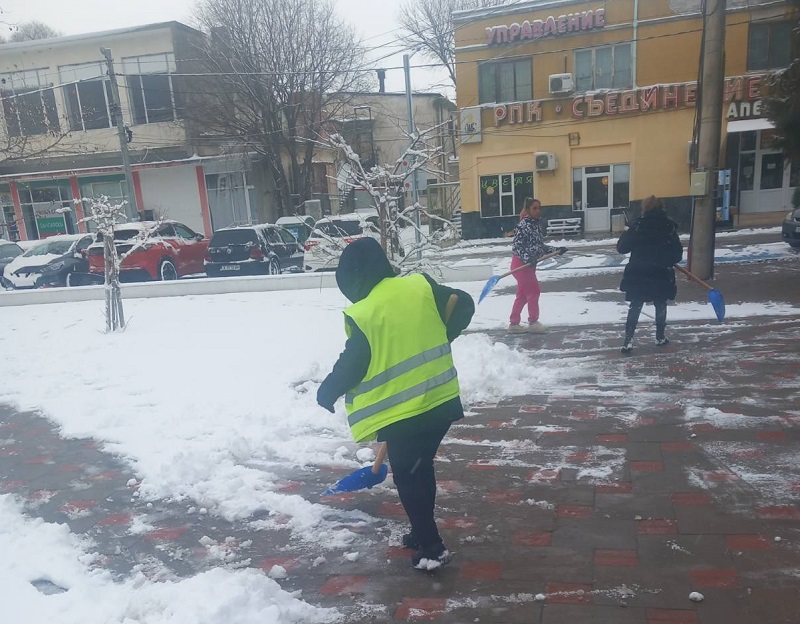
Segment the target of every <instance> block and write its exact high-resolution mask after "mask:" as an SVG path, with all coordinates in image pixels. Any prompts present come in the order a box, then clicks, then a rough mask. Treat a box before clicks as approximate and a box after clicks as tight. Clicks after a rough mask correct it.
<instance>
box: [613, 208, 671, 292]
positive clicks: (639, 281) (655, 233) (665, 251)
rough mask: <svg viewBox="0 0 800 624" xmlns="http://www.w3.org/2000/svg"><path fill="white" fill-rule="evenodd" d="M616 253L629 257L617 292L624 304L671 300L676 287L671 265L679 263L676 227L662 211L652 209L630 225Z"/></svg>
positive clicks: (620, 239) (619, 242)
mask: <svg viewBox="0 0 800 624" xmlns="http://www.w3.org/2000/svg"><path fill="white" fill-rule="evenodd" d="M617 251H618V252H619V253H621V254H627V253H629V254H631V258H630V260H629V261H628V265H627V266H626V267H625V273H624V274H623V276H622V283H621V284H620V286H619V288H620V290H622V291H624V292H625V299H626V301H645V302H650V301H666V300H668V299H675V295H676V294H677V292H678V288H677V286H676V284H675V270H674V269H673V268H672V265H674V264H676V263H678V262H680V261H681V259H682V257H683V246H682V245H681V240H680V238H679V237H678V226H677V225H676V224H675V223H674V222H673V221H671V220H670V219H669V218H668V217H667V215H666V213H665V212H664V210H663V209H661V208H653V209H651V210H649V211H647V212H646V213H644V214H643V215H642V216H641V217H639V218H638V219H636V220H635V221H634V222H633V223H631V224H630V227H629V228H628V229H627V230H626V231H625V232H623V233H622V236H620V237H619V240H618V241H617Z"/></svg>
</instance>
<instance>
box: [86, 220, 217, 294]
mask: <svg viewBox="0 0 800 624" xmlns="http://www.w3.org/2000/svg"><path fill="white" fill-rule="evenodd" d="M114 244H115V246H116V248H117V253H118V254H119V255H120V256H123V255H124V254H127V253H128V252H130V255H128V256H127V257H126V258H125V259H124V260H123V261H122V264H121V265H120V280H122V281H143V280H145V281H146V280H175V279H178V278H180V277H185V276H186V275H192V274H195V273H203V271H204V270H205V269H204V267H203V261H204V259H205V255H206V250H207V249H208V241H207V240H206V238H205V237H204V236H203V235H202V234H198V233H197V232H195V231H194V230H192V229H191V228H189V227H188V226H186V225H184V224H183V223H178V222H177V221H163V222H161V223H160V224H159V223H158V222H156V221H138V222H135V223H124V224H122V225H118V226H117V227H116V229H115V230H114ZM131 250H133V251H131ZM87 255H88V258H89V271H90V272H91V273H94V274H95V275H103V271H104V259H103V235H102V234H100V233H99V232H98V233H97V234H96V235H95V239H94V242H93V243H92V244H91V245H89V248H88V250H87Z"/></svg>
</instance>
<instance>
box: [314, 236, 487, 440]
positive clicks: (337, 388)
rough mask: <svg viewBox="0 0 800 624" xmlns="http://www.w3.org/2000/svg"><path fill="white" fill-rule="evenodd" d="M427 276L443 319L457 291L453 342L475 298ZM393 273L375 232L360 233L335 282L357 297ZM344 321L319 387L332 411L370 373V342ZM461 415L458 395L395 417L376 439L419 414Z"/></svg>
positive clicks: (436, 418) (435, 417) (435, 418)
mask: <svg viewBox="0 0 800 624" xmlns="http://www.w3.org/2000/svg"><path fill="white" fill-rule="evenodd" d="M423 276H424V277H425V279H426V280H427V281H428V284H430V286H431V290H432V291H433V297H434V300H435V301H436V308H437V310H438V311H439V316H440V317H441V318H442V321H444V311H445V307H446V306H447V301H448V299H449V298H450V295H453V294H455V295H457V296H458V302H457V303H456V306H455V308H454V309H453V312H452V314H451V315H450V319H449V320H448V322H446V323H445V326H446V328H447V339H448V340H449V341H450V342H452V341H453V340H455V339H456V338H457V337H458V336H459V335H460V334H461V332H462V331H463V330H464V329H466V327H467V325H469V322H470V320H471V319H472V315H473V314H474V313H475V302H474V301H473V300H472V297H470V295H469V294H467V293H465V292H464V291H462V290H456V289H454V288H448V287H447V286H442V285H441V284H438V283H437V282H436V281H434V280H433V279H432V278H431V277H430V276H428V275H426V274H424V273H423ZM394 278H395V271H394V269H393V268H392V265H391V264H390V263H389V260H388V258H387V257H386V254H385V253H384V252H383V249H381V246H380V244H379V243H378V242H377V241H376V240H375V239H373V238H361V239H358V240H356V241H353V242H352V243H350V244H349V245H348V246H347V247H345V249H344V251H343V252H342V255H341V257H340V258H339V266H338V268H337V269H336V284H337V285H338V286H339V290H340V291H342V294H343V295H344V296H345V297H347V299H348V300H350V301H351V302H353V303H355V302H356V301H361V300H362V299H366V298H367V297H368V296H369V294H370V293H371V292H372V289H373V288H375V286H377V285H378V284H379V283H380V282H381V281H383V280H384V279H394ZM420 304H421V303H420ZM345 322H346V323H347V324H348V326H349V328H350V337H349V338H348V339H347V342H346V343H345V347H344V351H343V352H342V353H341V355H339V359H338V360H337V361H336V364H334V366H333V370H332V371H331V372H330V374H329V375H328V376H327V377H326V378H325V380H324V381H323V382H322V384H321V385H320V387H319V390H318V391H317V403H319V405H321V406H322V407H324V408H325V409H327V410H328V411H329V412H333V411H334V404H335V403H336V401H337V399H338V398H339V397H341V396H343V395H344V394H346V393H347V392H349V391H350V390H352V389H353V388H355V387H356V386H357V385H358V384H359V383H361V381H362V380H363V379H364V375H366V374H367V370H368V369H369V363H370V358H371V350H370V346H369V342H368V341H367V337H366V336H365V335H364V332H362V331H361V329H359V327H358V326H357V325H356V324H355V322H353V320H352V319H351V318H350V317H347V316H345ZM463 416H464V409H463V407H462V405H461V399H460V398H458V397H456V398H455V399H451V400H450V401H447V402H445V403H443V404H442V405H439V406H438V407H436V408H434V409H432V410H430V411H428V412H425V413H424V414H420V415H419V416H415V417H413V418H408V419H406V420H403V421H400V422H397V423H394V424H393V425H390V426H389V427H386V428H385V429H382V430H381V431H380V432H378V440H384V439H385V437H384V436H385V435H386V434H388V433H394V430H396V429H397V430H401V429H405V428H407V427H419V426H420V420H421V419H424V422H425V423H426V424H427V423H430V424H431V425H435V424H436V423H438V422H440V421H441V420H446V421H448V422H452V421H454V420H458V419H459V418H462V417H463ZM390 429H391V430H392V431H391V432H389V431H387V430H390Z"/></svg>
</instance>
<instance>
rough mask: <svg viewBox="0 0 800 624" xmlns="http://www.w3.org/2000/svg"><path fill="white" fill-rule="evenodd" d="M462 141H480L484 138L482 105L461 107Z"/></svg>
mask: <svg viewBox="0 0 800 624" xmlns="http://www.w3.org/2000/svg"><path fill="white" fill-rule="evenodd" d="M459 115H460V122H461V142H462V143H480V142H481V141H482V140H483V137H482V135H481V130H482V128H481V107H480V106H472V107H470V108H463V109H461V112H460V113H459Z"/></svg>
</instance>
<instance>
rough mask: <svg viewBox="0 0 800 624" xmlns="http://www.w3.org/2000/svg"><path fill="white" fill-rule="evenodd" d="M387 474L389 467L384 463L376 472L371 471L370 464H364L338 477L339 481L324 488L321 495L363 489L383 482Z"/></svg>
mask: <svg viewBox="0 0 800 624" xmlns="http://www.w3.org/2000/svg"><path fill="white" fill-rule="evenodd" d="M387 474H389V467H388V466H387V465H386V464H381V467H380V469H379V470H378V474H375V473H374V472H372V466H364V468H360V469H359V470H356V471H355V472H351V473H350V474H349V475H347V476H346V477H344V478H342V479H339V481H338V482H337V483H336V484H335V485H332V486H331V487H329V488H328V489H327V490H325V491H324V492H323V493H322V495H323V496H332V495H334V494H341V493H342V492H355V491H356V490H365V489H368V488H371V487H374V486H376V485H378V484H379V483H383V482H384V481H385V480H386V475H387Z"/></svg>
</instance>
